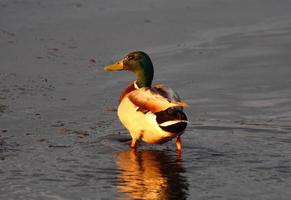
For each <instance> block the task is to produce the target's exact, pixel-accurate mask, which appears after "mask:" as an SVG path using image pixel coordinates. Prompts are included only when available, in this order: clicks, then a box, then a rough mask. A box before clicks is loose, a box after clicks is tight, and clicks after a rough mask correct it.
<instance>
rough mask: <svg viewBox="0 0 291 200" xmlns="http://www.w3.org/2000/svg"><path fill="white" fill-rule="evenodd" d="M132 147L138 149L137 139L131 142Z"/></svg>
mask: <svg viewBox="0 0 291 200" xmlns="http://www.w3.org/2000/svg"><path fill="white" fill-rule="evenodd" d="M130 147H131V148H133V149H135V148H136V147H137V140H136V139H133V138H132V140H131V143H130Z"/></svg>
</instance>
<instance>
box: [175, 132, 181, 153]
mask: <svg viewBox="0 0 291 200" xmlns="http://www.w3.org/2000/svg"><path fill="white" fill-rule="evenodd" d="M176 147H177V151H180V152H181V151H182V141H181V138H180V136H178V137H177V139H176Z"/></svg>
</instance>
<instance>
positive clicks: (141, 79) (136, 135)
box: [105, 52, 187, 150]
mask: <svg viewBox="0 0 291 200" xmlns="http://www.w3.org/2000/svg"><path fill="white" fill-rule="evenodd" d="M129 58H131V59H132V60H134V59H135V61H136V60H137V61H140V62H139V63H138V64H139V65H141V66H142V67H143V68H142V69H139V67H138V65H137V64H136V65H135V66H132V65H134V64H135V63H134V64H131V63H130V59H129ZM143 59H145V60H146V61H144V60H143ZM148 59H149V57H148V56H147V55H146V54H145V53H143V52H133V53H130V54H129V55H127V56H126V57H125V58H124V59H123V60H121V61H119V62H117V63H116V64H114V65H111V66H108V67H106V68H105V69H106V70H108V71H112V70H122V69H126V70H131V71H133V72H134V73H135V74H136V75H137V77H138V79H137V81H135V82H133V83H131V84H130V85H129V86H128V87H127V88H126V89H125V90H124V91H123V93H122V95H121V96H120V104H119V106H118V112H117V113H118V117H119V119H120V121H121V123H122V124H123V125H124V126H125V127H126V128H127V129H128V131H129V132H130V135H131V137H132V142H131V147H133V148H134V147H136V144H137V143H136V142H137V141H138V140H139V139H141V140H143V141H144V142H147V143H150V144H157V143H164V142H167V141H169V140H171V139H173V138H177V140H176V144H177V149H178V150H181V140H180V136H181V134H182V133H183V132H184V130H185V128H186V126H187V117H186V115H185V113H184V112H183V107H184V106H186V105H187V104H186V103H184V102H181V101H180V98H179V96H178V95H177V93H176V92H174V91H173V90H172V89H171V88H169V87H167V86H164V85H156V86H154V87H151V82H152V78H153V69H151V68H152V64H151V61H150V60H148ZM145 63H147V64H148V65H142V64H145ZM130 64H131V65H130ZM145 67H148V68H150V69H148V68H145ZM144 68H145V69H144ZM141 71H142V72H143V73H142V72H141ZM148 71H149V72H151V73H149V74H146V73H145V72H148ZM148 77H149V78H148Z"/></svg>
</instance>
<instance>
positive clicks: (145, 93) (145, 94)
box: [128, 88, 188, 113]
mask: <svg viewBox="0 0 291 200" xmlns="http://www.w3.org/2000/svg"><path fill="white" fill-rule="evenodd" d="M128 98H129V100H130V101H131V102H132V103H133V104H135V105H136V106H137V107H139V108H142V109H145V110H149V111H151V112H153V113H156V112H160V111H163V110H166V109H168V108H170V107H185V106H187V105H188V104H187V103H185V102H182V101H176V100H174V99H169V98H166V97H164V96H162V95H160V94H159V93H158V92H157V91H155V90H152V89H150V88H140V89H137V90H134V91H132V92H130V93H129V94H128Z"/></svg>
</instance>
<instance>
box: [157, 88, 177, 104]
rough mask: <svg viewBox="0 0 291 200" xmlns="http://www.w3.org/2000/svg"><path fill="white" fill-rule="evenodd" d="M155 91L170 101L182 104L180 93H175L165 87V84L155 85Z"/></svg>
mask: <svg viewBox="0 0 291 200" xmlns="http://www.w3.org/2000/svg"><path fill="white" fill-rule="evenodd" d="M153 90H154V91H156V92H157V93H159V94H160V95H162V96H163V97H165V98H167V99H170V100H174V101H177V102H180V101H181V99H180V96H179V95H178V93H177V92H176V91H174V90H173V89H172V88H170V87H168V86H166V85H163V84H158V85H155V86H154V87H153Z"/></svg>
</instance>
